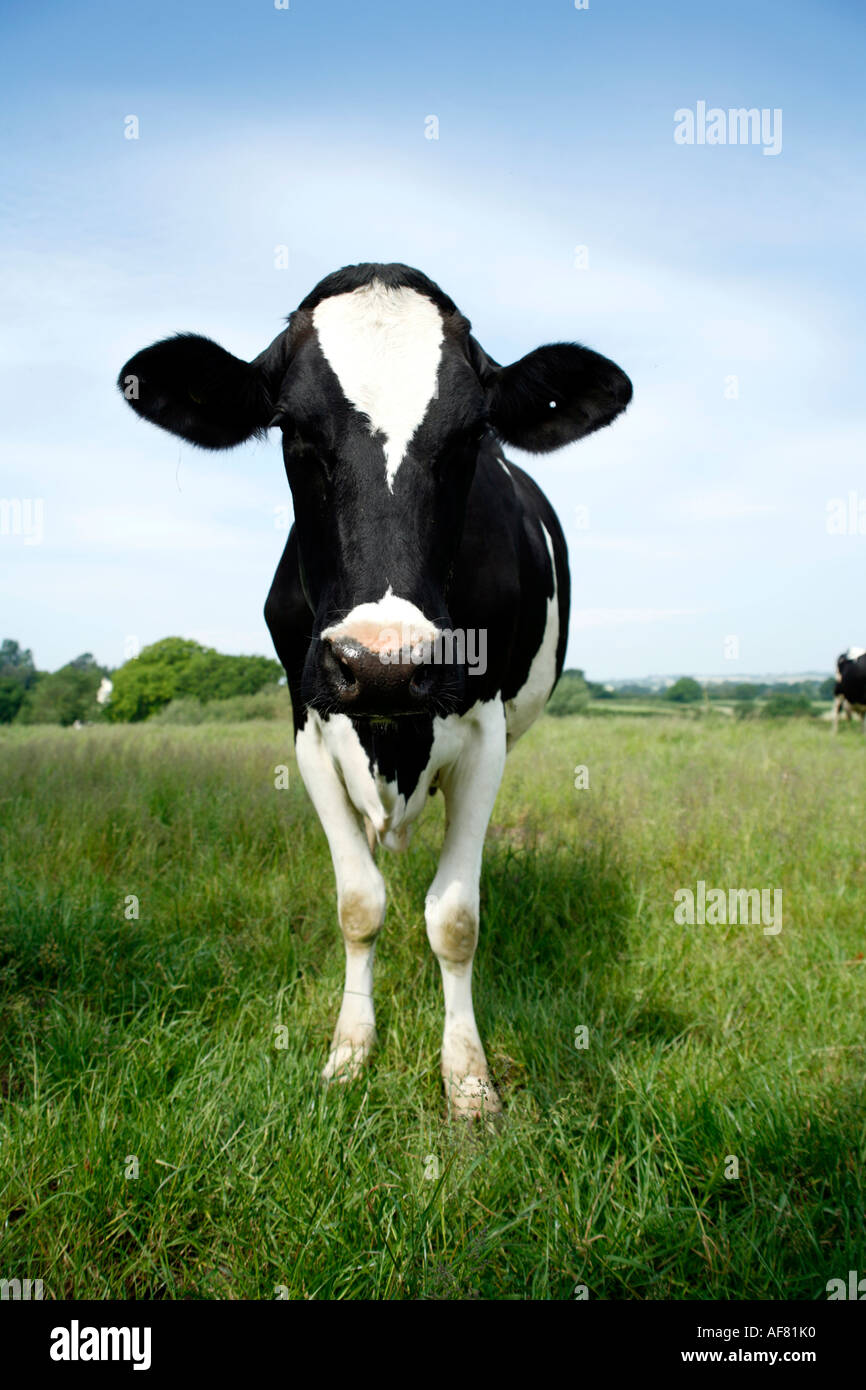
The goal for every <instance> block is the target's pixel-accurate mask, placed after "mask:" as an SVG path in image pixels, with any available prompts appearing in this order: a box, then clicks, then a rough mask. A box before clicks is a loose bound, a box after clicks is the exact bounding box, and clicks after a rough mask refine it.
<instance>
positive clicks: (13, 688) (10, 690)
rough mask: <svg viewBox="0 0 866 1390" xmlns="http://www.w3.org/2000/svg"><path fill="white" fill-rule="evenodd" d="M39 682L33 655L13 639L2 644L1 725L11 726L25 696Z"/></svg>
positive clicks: (5, 639)
mask: <svg viewBox="0 0 866 1390" xmlns="http://www.w3.org/2000/svg"><path fill="white" fill-rule="evenodd" d="M38 680H39V672H38V671H37V670H36V667H35V666H34V665H33V653H32V652H31V651H30V650H29V648H28V649H26V650H25V649H24V648H22V647H20V646H19V645H18V643H17V642H16V641H14V640H13V639H12V638H11V637H4V639H3V641H2V643H0V724H11V723H12V720H13V719H14V718H15V716H16V715H17V714H18V711H19V710H20V708H21V706H22V704H23V703H24V696H25V695H26V693H27V691H28V690H32V689H33V687H34V686H35V685H36V682H37V681H38Z"/></svg>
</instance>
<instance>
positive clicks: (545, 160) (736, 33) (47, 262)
mask: <svg viewBox="0 0 866 1390" xmlns="http://www.w3.org/2000/svg"><path fill="white" fill-rule="evenodd" d="M864 27H866V26H864V18H863V14H862V12H860V11H859V7H858V6H857V5H855V4H853V3H851V4H847V3H846V4H840V3H832V0H831V3H825V4H822V5H821V6H820V7H819V6H816V5H814V4H803V3H797V0H793V2H792V0H786V3H768V2H767V0H749V2H748V3H740V2H739V0H734V2H733V3H729V4H726V5H724V6H721V5H719V6H709V5H703V6H696V5H694V3H693V0H691V2H690V3H672V4H667V5H664V6H653V5H647V4H646V3H637V0H623V2H622V3H616V4H614V3H602V0H589V8H588V9H587V10H581V11H578V10H576V9H575V8H574V3H573V0H569V2H568V3H567V2H566V0H557V3H551V2H550V0H539V3H535V4H532V5H527V4H525V3H524V4H517V3H511V0H507V2H506V3H491V2H490V0H478V2H477V3H474V4H472V5H467V4H466V3H465V0H460V2H459V3H454V2H453V0H440V2H439V3H438V4H436V5H434V6H429V5H419V6H413V5H409V4H407V3H405V0H401V3H399V4H398V3H390V2H387V3H381V2H379V3H376V0H370V3H369V4H366V5H358V4H357V3H356V0H317V3H313V0H291V7H290V8H289V9H287V10H277V9H276V8H275V7H274V5H273V3H272V0H271V2H270V3H266V0H259V2H258V3H252V2H251V0H230V2H228V0H225V2H223V3H219V2H216V3H214V2H211V3H208V4H206V5H205V4H201V3H190V4H185V5H183V6H178V5H177V4H176V3H174V4H169V3H164V0H152V2H151V3H139V4H137V5H135V6H118V5H115V4H108V3H104V4H77V3H74V0H72V3H67V4H65V5H64V6H62V7H46V6H33V5H32V4H31V5H25V4H23V3H18V0H11V3H10V0H7V3H6V4H5V6H4V9H3V15H2V19H0V33H2V40H3V42H2V48H3V52H4V54H5V60H4V67H5V71H4V73H3V80H2V89H3V92H4V95H3V98H2V101H3V107H4V121H3V126H4V130H5V135H6V138H5V141H4V145H3V151H2V156H0V187H2V190H3V193H2V207H3V217H2V226H0V249H2V256H3V264H4V269H5V274H4V277H3V281H4V287H3V301H4V302H3V312H2V317H0V352H2V365H3V371H2V373H0V448H2V473H0V496H2V497H3V498H6V499H12V500H16V499H17V500H18V501H20V502H22V503H26V504H29V508H30V510H29V512H28V511H27V510H26V507H25V510H24V511H22V512H21V513H20V515H21V517H22V521H21V524H20V525H18V524H17V523H16V520H15V513H14V511H9V512H8V519H7V522H6V524H5V531H6V532H7V533H6V534H0V561H2V567H0V613H2V623H0V627H2V632H0V636H10V637H14V638H17V640H19V641H20V642H21V643H22V644H24V645H26V646H30V647H32V648H33V651H34V655H35V658H36V660H37V664H38V665H39V666H41V667H44V668H53V667H56V666H58V665H61V664H62V663H63V662H65V661H67V660H69V659H71V658H72V657H74V656H76V655H77V654H78V653H80V652H81V651H85V650H89V651H92V652H93V653H94V654H95V655H96V657H97V658H98V660H100V661H101V662H105V663H107V664H109V665H112V666H114V665H118V664H120V663H121V662H122V661H123V660H124V657H125V654H127V653H128V652H129V650H131V644H133V643H139V644H142V645H143V644H145V643H147V642H150V641H154V640H156V639H158V638H160V637H163V636H166V635H168V634H170V633H177V634H180V635H183V636H188V637H194V638H196V639H198V640H200V641H202V642H206V643H208V644H210V645H214V646H217V647H219V648H220V649H222V650H226V651H250V652H266V653H268V654H270V652H271V647H270V639H269V636H268V634H267V630H266V628H265V626H264V622H263V619H262V616H261V613H262V606H263V603H264V599H265V596H266V594H267V591H268V587H269V585H270V581H271V577H272V574H273V571H274V569H275V567H276V564H277V561H278V559H279V555H280V552H281V550H282V545H283V541H284V538H285V532H286V527H287V512H286V510H285V509H286V507H287V506H288V505H289V503H290V497H289V494H288V489H287V486H286V483H285V478H284V474H283V469H282V461H281V455H280V450H279V442H278V435H277V434H276V432H273V433H272V434H271V436H270V437H269V439H268V441H267V442H266V443H259V444H255V445H249V446H244V447H242V448H240V449H237V450H234V451H231V452H228V453H225V454H206V453H203V452H201V451H197V450H195V449H193V448H192V447H190V446H187V445H185V444H182V443H180V441H177V440H175V439H173V438H172V437H170V436H169V435H165V434H162V433H161V432H159V431H157V430H155V429H153V428H152V427H149V426H147V425H145V424H143V423H142V422H140V421H138V420H136V419H135V418H134V417H133V416H132V414H131V412H130V411H129V410H128V408H127V407H126V406H125V405H124V404H123V402H122V400H121V399H120V397H119V396H118V395H117V393H116V391H115V389H114V384H113V383H114V379H115V376H116V374H117V371H118V369H119V367H120V366H121V365H122V363H123V362H124V361H125V360H126V359H127V358H128V357H129V356H130V355H131V354H132V352H134V351H135V350H136V349H138V348H140V347H142V346H145V345H146V344H148V343H150V342H152V341H154V340H155V339H157V338H160V337H163V336H166V335H167V334H169V333H172V332H175V331H181V330H188V331H196V332H201V333H205V334H207V335H209V336H211V337H214V338H216V339H217V340H218V341H219V342H221V343H223V344H224V346H226V347H227V348H228V349H229V350H231V351H233V352H235V353H237V354H238V355H240V356H246V357H253V356H255V355H256V353H257V352H259V351H260V350H261V349H262V348H263V347H265V346H266V345H267V344H268V343H269V342H270V341H271V339H272V338H273V337H274V336H275V334H276V333H277V332H278V331H279V328H280V325H281V321H282V319H283V318H284V316H285V315H286V314H287V313H289V312H290V311H291V309H292V308H293V307H294V306H295V305H296V304H297V303H298V302H299V300H300V299H301V298H303V296H304V295H305V294H306V293H307V291H308V290H309V289H310V288H312V286H313V285H314V284H315V283H316V281H317V280H319V279H320V278H321V277H322V276H323V275H325V274H327V273H328V272H329V271H331V270H333V269H336V268H337V267H338V266H340V265H344V264H347V263H350V262H354V261H361V260H381V261H389V260H400V261H405V262H408V263H409V264H412V265H417V266H418V267H419V268H420V269H422V270H424V271H425V272H426V273H427V274H429V275H430V276H431V277H432V278H433V279H434V280H437V281H438V282H439V283H440V284H441V285H442V287H443V288H444V289H445V290H446V291H447V292H448V293H449V294H450V295H451V296H452V298H454V299H455V300H456V301H457V303H458V304H459V305H460V307H461V308H462V309H463V311H464V312H465V313H466V314H467V315H468V316H469V317H470V318H471V319H472V322H473V326H474V331H475V333H476V336H477V337H478V338H479V340H480V341H481V342H482V343H483V345H484V346H485V347H486V348H487V350H488V351H489V352H490V353H491V355H492V356H494V357H495V358H496V359H498V360H499V361H502V362H507V361H511V360H514V359H515V358H517V357H520V356H522V355H523V354H524V353H525V352H527V351H529V350H530V349H531V348H533V347H535V346H537V345H538V344H539V343H543V342H550V341H557V340H562V339H574V340H577V341H581V342H585V343H587V344H588V345H589V346H591V347H594V348H596V349H597V350H599V351H601V352H603V353H605V354H606V355H607V356H610V357H612V358H614V360H616V361H617V362H619V363H620V365H621V366H622V367H623V368H624V369H625V370H626V371H627V372H628V373H629V375H630V376H631V377H632V380H633V382H634V385H635V398H634V402H633V404H632V406H631V407H630V409H629V411H628V412H627V414H626V415H625V416H624V417H623V418H622V419H621V420H619V421H618V422H617V423H616V424H615V425H614V426H613V427H612V428H610V429H609V430H605V431H602V432H601V433H600V434H598V435H596V436H594V437H592V438H590V439H588V440H585V441H583V442H582V443H580V444H578V445H575V446H573V447H572V448H569V449H567V450H563V451H562V452H561V453H559V454H554V455H549V456H547V457H545V458H533V459H532V460H531V461H529V465H528V466H529V467H530V470H531V471H532V473H533V475H534V476H535V477H536V478H537V479H538V481H539V482H540V484H541V485H542V487H543V488H544V489H545V490H546V491H547V493H548V495H549V496H550V498H551V500H552V501H553V503H554V505H555V506H556V508H557V510H558V512H559V515H560V518H561V520H562V522H563V526H564V529H565V532H566V535H567V538H568V541H569V545H570V551H571V564H572V576H573V608H574V611H573V618H572V627H571V635H570V644H569V654H568V660H569V664H571V665H576V666H582V667H584V668H585V669H586V671H587V672H588V674H589V675H591V676H592V677H594V678H596V679H599V678H605V677H622V676H628V675H634V676H639V675H642V674H647V673H650V672H653V673H659V672H667V673H672V674H677V673H680V672H693V673H706V672H726V673H730V674H731V675H736V674H737V673H741V672H756V671H780V672H781V671H790V670H806V669H816V670H829V669H830V668H831V666H832V663H833V659H834V658H835V656H836V654H837V653H838V652H839V651H840V650H842V649H843V648H845V647H847V646H848V645H849V644H850V643H856V644H858V645H864V646H866V602H864V589H866V586H864V568H866V465H864V459H866V450H864V444H866V419H864V413H866V412H864V392H863V385H862V383H863V380H864V368H866V360H864V359H866V350H864V346H863V332H862V320H863V288H862V287H863V276H862V273H861V262H862V256H863V241H864V226H863V223H864V217H863V212H864V188H866V183H864V178H863V175H864V168H863V165H864V158H863V141H862V133H861V132H862V123H863V100H862V96H861V91H862V75H861V62H862V53H863V46H864ZM699 101H704V102H706V104H707V106H708V107H718V108H721V109H723V110H724V111H727V110H728V109H730V108H734V107H741V106H744V107H756V108H758V109H759V110H763V109H766V110H768V111H775V110H777V109H779V110H781V112H782V124H781V132H782V147H781V151H780V152H779V153H778V154H777V155H765V154H764V153H763V149H762V148H761V146H760V145H735V144H726V145H724V146H721V145H715V146H714V145H707V144H704V145H698V144H694V145H679V144H677V143H675V141H674V138H673V137H674V128H675V121H674V113H675V112H676V111H677V110H680V109H683V108H689V109H692V110H694V109H695V108H696V106H697V103H698V102H699ZM130 115H135V116H137V118H138V122H139V138H138V139H137V140H128V139H126V138H125V136H124V121H125V118H126V117H128V116H130ZM430 116H435V117H437V119H438V139H436V140H433V139H428V138H426V136H425V131H426V130H428V129H429V122H428V117H430ZM278 247H286V248H287V253H286V259H287V261H288V264H287V266H286V268H278V267H277V264H276V260H277V255H276V248H278ZM578 247H584V248H586V250H585V252H584V253H577V252H576V248H578ZM581 257H584V258H585V260H586V265H585V266H583V267H582V266H581V264H580V261H581ZM734 379H735V380H734ZM512 456H513V457H514V458H515V459H516V460H517V461H519V462H526V460H524V459H521V458H520V455H519V454H518V453H517V452H516V451H512ZM852 494H853V496H852ZM37 503H38V504H40V505H41V513H39V512H38V509H37V505H36V504H37ZM843 503H844V508H845V510H843V511H840V507H841V506H842V504H843ZM861 503H862V509H861V511H860V512H858V510H857V509H858V507H860V504H861ZM836 504H838V505H836ZM828 508H829V509H830V510H829V511H828ZM37 515H41V524H40V526H39V527H37V524H36V520H35V518H36V517H37ZM28 516H29V518H30V523H31V524H30V533H29V534H25V532H26V530H27V519H28ZM840 517H841V524H842V526H843V528H844V530H845V534H838V533H834V532H832V531H828V519H831V518H832V519H833V520H831V521H830V524H831V525H832V524H835V525H836V526H837V527H838V526H839V525H840ZM732 638H733V639H735V641H734V642H733V643H732V641H731V640H730V639H732ZM732 652H737V653H738V655H737V656H735V657H732V656H731V653H732Z"/></svg>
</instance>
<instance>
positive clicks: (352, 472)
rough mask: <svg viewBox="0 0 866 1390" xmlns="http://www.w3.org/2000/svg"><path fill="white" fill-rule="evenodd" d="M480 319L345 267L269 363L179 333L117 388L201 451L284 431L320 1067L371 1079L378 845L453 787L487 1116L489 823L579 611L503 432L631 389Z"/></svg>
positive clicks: (434, 930) (475, 1072) (449, 962)
mask: <svg viewBox="0 0 866 1390" xmlns="http://www.w3.org/2000/svg"><path fill="white" fill-rule="evenodd" d="M469 328H470V325H469V324H468V322H467V320H466V319H464V318H463V316H462V315H461V314H460V313H459V311H458V310H457V309H456V306H455V305H454V304H453V303H452V301H451V300H449V299H448V298H447V296H446V295H444V294H443V293H442V291H441V290H439V288H438V287H437V286H436V285H434V284H433V283H432V282H431V281H429V280H427V278H426V277H425V276H423V275H421V274H420V273H419V272H418V271H413V270H410V269H408V268H407V267H405V266H376V265H365V266H357V267H347V268H346V269H345V270H343V271H340V272H337V273H336V274H335V275H333V276H329V277H328V278H327V279H326V280H324V281H322V283H321V284H320V285H319V286H317V288H316V289H315V290H314V291H313V292H312V294H311V295H309V296H308V297H307V299H305V300H304V301H303V302H302V304H301V305H300V307H299V309H298V310H297V311H296V313H295V314H294V315H292V316H291V318H290V321H289V328H288V329H287V330H286V331H285V333H284V334H282V335H280V337H279V338H278V339H276V340H275V342H274V343H273V344H272V345H271V347H270V348H269V349H267V351H266V352H265V353H263V354H262V355H261V356H260V357H259V358H257V359H256V361H255V362H253V363H251V364H249V365H247V364H244V363H240V362H238V360H237V359H235V358H231V357H230V356H229V355H228V354H226V353H223V350H222V349H219V348H217V347H216V345H215V344H212V343H209V342H207V340H202V339H185V338H179V339H174V340H167V341H166V342H164V343H160V344H157V345H155V346H154V347H153V348H149V349H146V350H145V351H144V352H143V353H140V354H138V355H137V356H136V357H135V358H133V359H131V361H130V362H129V363H128V364H127V366H126V367H125V368H124V370H123V372H122V373H121V378H120V385H121V387H122V388H123V389H124V392H125V394H126V395H127V399H129V400H130V403H131V404H132V405H133V406H134V408H135V409H136V410H137V411H138V412H139V413H141V414H143V415H145V416H146V417H147V418H149V419H151V420H153V421H154V422H155V423H157V424H160V425H162V426H163V427H164V428H168V429H171V430H173V431H174V432H175V433H178V434H181V435H182V436H183V437H185V438H187V439H191V440H192V441H193V442H195V443H199V444H203V445H205V446H206V447H226V446H228V445H231V444H233V443H237V442H239V441H240V440H241V439H242V438H246V437H248V436H249V434H251V433H253V432H254V431H255V430H256V429H258V430H261V429H262V428H264V427H266V426H267V425H268V424H273V425H277V424H278V425H279V426H280V427H281V429H282V431H283V454H284V458H285V463H286V472H287V475H288V479H289V483H290V486H291V489H292V494H293V498H294V503H295V526H294V527H293V528H292V531H291V533H290V535H289V538H288V541H287V543H286V548H285V551H284V553H283V556H282V559H281V561H280V564H279V567H278V569H277V573H276V576H275V578H274V581H273V585H272V587H271V591H270V594H269V596H268V600H267V605H266V609H265V615H266V618H267V622H268V626H269V628H270V631H271V634H272V637H273V640H274V645H275V647H276V650H277V653H278V655H279V657H280V660H281V662H282V663H283V666H284V667H285V670H286V673H287V677H288V683H289V689H290V692H291V698H292V707H293V713H294V722H295V747H296V753H297V760H298V767H299V769H300V772H301V775H302V777H303V780H304V783H305V785H306V787H307V790H308V791H309V794H310V797H311V799H312V801H313V803H314V805H315V807H316V810H317V812H318V814H319V818H320V820H321V822H322V826H323V828H324V831H325V834H326V836H327V839H328V842H329V846H330V850H331V855H332V859H333V863H334V872H335V877H336V885H337V905H338V916H339V921H340V926H341V929H342V933H343V938H344V943H345V949H346V988H345V992H344V996H343V1003H342V1007H341V1010H340V1015H339V1018H338V1020H337V1026H336V1030H335V1033H334V1038H333V1042H332V1046H331V1053H330V1057H329V1059H328V1063H327V1066H326V1068H325V1072H324V1075H325V1077H326V1078H327V1079H329V1080H332V1079H340V1080H345V1079H348V1078H350V1077H352V1076H354V1075H356V1074H357V1072H358V1071H359V1069H360V1067H361V1066H362V1064H363V1063H364V1062H365V1061H366V1059H367V1057H368V1056H369V1053H370V1051H371V1049H372V1046H373V1043H374V1038H375V1018H374V1010H373V997H372V996H373V973H372V970H373V952H374V945H375V940H376V936H377V934H378V932H379V930H380V928H381V926H382V922H383V918H384V913H385V886H384V881H383V879H382V875H381V873H380V872H379V869H378V868H377V866H376V863H375V860H374V845H375V843H376V842H377V841H378V843H380V844H383V845H385V846H386V847H387V848H389V849H402V848H404V847H405V845H406V844H407V842H408V838H409V835H410V832H411V828H412V826H413V824H414V823H415V821H416V820H417V818H418V817H419V815H420V814H421V812H422V810H423V808H424V806H425V804H426V802H427V798H428V795H429V794H430V793H431V792H432V791H435V790H436V789H437V788H438V789H440V790H441V791H442V793H443V795H444V797H445V803H446V831H445V839H444V843H443V847H442V853H441V857H440V861H439V866H438V869H437V872H436V876H435V878H434V880H433V883H432V884H431V886H430V890H429V892H428V894H427V899H426V904H425V919H426V924H427V934H428V937H429V940H430V943H431V946H432V948H433V950H434V952H435V953H436V956H437V957H438V959H439V963H440V967H441V972H442V980H443V986H444V993H445V1029H444V1034H443V1041H442V1072H443V1076H444V1078H445V1083H446V1088H447V1090H448V1094H449V1097H450V1100H451V1104H452V1109H453V1110H454V1111H455V1112H456V1113H459V1114H464V1115H470V1116H471V1115H476V1114H480V1113H482V1112H483V1111H487V1112H492V1111H496V1110H498V1109H499V1100H498V1097H497V1095H496V1092H495V1090H494V1088H493V1086H492V1083H491V1080H490V1076H489V1072H488V1067H487V1061H486V1058H485V1055H484V1049H483V1046H482V1044H481V1040H480V1038H479V1035H478V1030H477V1027H476V1024H475V1016H474V1012H473V1005H472V986H471V981H472V961H473V957H474V953H475V947H476V943H477V939H478V919H479V876H480V870H481V855H482V848H483V843H484V836H485V833H486V829H487V824H488V820H489V817H490V813H491V810H492V808H493V803H494V800H495V797H496V793H497V790H498V787H499V782H500V779H501V776H502V770H503V767H504V763H505V755H506V751H507V749H508V748H509V747H510V746H511V745H512V744H513V743H514V741H515V740H516V739H518V738H519V737H520V735H521V734H522V733H524V732H525V730H526V729H527V728H529V726H530V725H531V723H532V722H533V720H534V719H535V718H536V717H537V716H538V714H540V712H541V710H542V709H543V708H544V705H545V702H546V700H547V699H548V697H549V695H550V692H551V690H552V689H553V686H554V685H555V683H556V680H557V678H558V676H559V673H560V671H561V669H562V662H563V657H564V653H565V644H566V637H567V631H568V611H569V573H568V560H567V553H566V546H565V541H564V538H563V535H562V531H561V529H560V526H559V523H558V521H557V519H556V516H555V514H554V512H553V510H552V508H551V506H550V504H549V503H548V502H547V500H546V498H545V497H544V496H543V494H542V493H541V491H540V490H539V489H538V487H537V486H536V485H535V483H534V482H533V481H532V479H531V478H530V477H529V476H528V475H527V474H526V473H525V472H523V470H522V469H520V468H518V467H516V466H515V465H514V464H511V463H508V462H507V461H506V460H505V458H504V456H503V453H502V449H501V445H500V439H505V440H506V441H509V440H510V441H511V442H513V443H516V444H519V445H521V446H522V447H524V448H527V449H530V450H535V451H538V452H541V451H546V450H548V449H552V448H557V447H560V446H561V445H562V444H565V443H569V442H571V440H573V439H577V438H579V437H580V436H581V435H583V434H586V433H588V432H590V431H591V430H594V429H597V428H599V427H601V426H602V425H605V424H607V423H609V421H610V420H611V419H613V418H614V416H615V415H616V414H618V413H619V411H620V410H622V409H623V408H624V406H625V405H626V404H627V403H628V400H629V398H630V395H631V386H630V383H629V382H628V378H627V377H625V376H624V374H623V373H622V372H620V370H619V368H617V367H616V366H615V365H614V364H613V363H611V362H609V361H608V360H607V359H606V358H602V357H600V356H599V355H598V354H595V353H592V352H590V351H589V350H588V349H585V348H581V347H578V346H576V345H572V344H560V345H556V346H553V347H548V348H539V349H537V350H536V351H535V352H534V353H530V354H529V355H528V356H527V357H526V358H523V359H521V361H520V362H518V363H516V364H514V365H512V366H511V367H506V368H502V367H500V366H499V365H498V364H497V363H495V362H493V361H492V360H491V359H490V358H488V357H487V356H486V354H485V353H484V351H483V350H482V349H481V347H480V346H479V344H478V343H477V342H476V341H475V339H474V338H472V337H471V335H470V333H469ZM129 383H134V388H133V387H130V386H129ZM131 393H132V394H131ZM136 393H137V394H136ZM440 658H441V659H440Z"/></svg>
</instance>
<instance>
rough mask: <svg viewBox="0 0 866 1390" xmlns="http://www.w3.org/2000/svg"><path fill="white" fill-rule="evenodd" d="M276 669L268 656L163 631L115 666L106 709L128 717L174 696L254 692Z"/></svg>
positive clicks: (280, 671)
mask: <svg viewBox="0 0 866 1390" xmlns="http://www.w3.org/2000/svg"><path fill="white" fill-rule="evenodd" d="M282 675H283V668H282V666H280V664H279V662H278V661H273V660H271V659H270V658H269V657H264V656H224V655H223V654H222V652H218V651H215V650H214V648H213V647H203V646H201V644H200V643H198V642H192V641H190V640H189V639H188V638H183V637H164V638H163V639H162V641H160V642H153V643H151V645H150V646H149V647H145V648H144V649H143V651H141V652H140V653H139V655H138V656H136V657H133V658H132V660H131V661H127V662H126V664H125V665H123V666H121V668H120V670H119V671H115V673H114V675H113V676H112V680H113V681H114V689H113V690H112V692H111V699H110V701H109V703H108V706H107V710H108V715H109V718H111V719H113V720H117V721H120V722H134V721H137V720H140V719H147V718H148V716H149V715H151V714H155V713H156V711H157V710H160V709H162V708H163V706H165V705H167V704H168V703H169V702H170V701H171V700H174V699H177V698H184V697H188V698H189V697H191V698H194V699H197V700H201V701H202V702H203V703H207V702H208V701H209V700H219V699H225V698H227V697H228V696H230V695H255V693H256V691H258V690H261V689H262V687H263V686H265V685H269V684H271V683H272V682H273V681H277V680H279V679H280V678H281V677H282Z"/></svg>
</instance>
